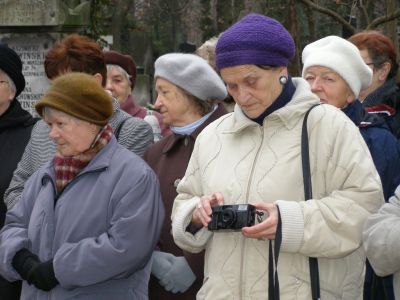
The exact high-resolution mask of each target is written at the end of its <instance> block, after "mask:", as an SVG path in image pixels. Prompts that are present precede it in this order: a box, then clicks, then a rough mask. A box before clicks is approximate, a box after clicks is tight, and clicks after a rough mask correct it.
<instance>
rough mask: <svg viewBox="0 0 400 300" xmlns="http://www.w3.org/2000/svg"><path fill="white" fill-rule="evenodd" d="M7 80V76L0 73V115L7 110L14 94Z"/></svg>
mask: <svg viewBox="0 0 400 300" xmlns="http://www.w3.org/2000/svg"><path fill="white" fill-rule="evenodd" d="M8 80H9V79H8V78H7V76H5V75H4V73H3V72H1V71H0V115H2V114H3V113H4V112H5V111H6V110H7V109H8V107H9V106H10V103H11V101H12V100H13V99H14V97H15V92H13V91H12V89H11V86H10V82H9V81H8Z"/></svg>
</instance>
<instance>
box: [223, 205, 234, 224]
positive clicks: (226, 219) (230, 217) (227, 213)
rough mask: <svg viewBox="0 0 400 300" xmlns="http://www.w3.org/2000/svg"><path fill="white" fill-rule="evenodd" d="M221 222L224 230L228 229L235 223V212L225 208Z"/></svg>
mask: <svg viewBox="0 0 400 300" xmlns="http://www.w3.org/2000/svg"><path fill="white" fill-rule="evenodd" d="M222 222H223V224H224V225H225V226H224V227H225V228H228V227H230V226H231V225H232V224H234V223H235V222H236V212H235V211H233V210H232V208H226V209H224V210H223V212H222Z"/></svg>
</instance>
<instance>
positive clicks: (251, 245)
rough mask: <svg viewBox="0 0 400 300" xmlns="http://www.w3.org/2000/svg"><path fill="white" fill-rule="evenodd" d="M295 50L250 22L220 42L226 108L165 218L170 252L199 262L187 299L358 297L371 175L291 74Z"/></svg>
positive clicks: (345, 133) (348, 132) (275, 31)
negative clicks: (198, 276)
mask: <svg viewBox="0 0 400 300" xmlns="http://www.w3.org/2000/svg"><path fill="white" fill-rule="evenodd" d="M294 51H295V46H294V42H293V39H292V37H291V36H290V34H289V32H288V31H287V30H286V29H285V28H284V27H283V26H282V25H281V24H280V23H279V22H277V21H276V20H274V19H271V18H269V17H266V16H263V15H259V14H250V15H248V16H246V17H244V18H243V19H242V20H240V21H238V22H237V23H235V24H234V25H232V26H231V27H230V28H228V29H227V30H226V31H225V32H223V33H222V35H221V37H220V38H219V40H218V43H217V46H216V65H217V68H218V69H219V71H220V74H221V76H222V79H223V80H224V81H225V83H226V86H227V89H228V92H229V93H230V94H231V95H232V97H233V98H234V100H235V102H236V105H235V109H234V112H233V113H231V114H228V115H226V116H223V117H221V118H219V119H218V120H216V121H215V122H213V123H211V124H210V125H209V126H208V127H207V128H205V129H204V130H203V131H202V133H201V134H200V135H199V136H198V138H197V140H196V144H195V147H194V151H193V153H192V157H191V160H190V162H189V166H188V168H187V171H186V174H185V177H184V178H183V179H182V180H181V182H180V184H179V185H178V188H177V191H178V196H177V197H176V199H175V201H174V207H173V211H172V233H173V237H174V240H175V242H176V243H177V245H178V246H180V247H181V248H183V249H185V250H187V251H191V252H199V251H201V250H203V249H205V252H206V253H205V267H204V281H203V286H202V288H201V289H200V291H199V293H198V294H197V299H213V300H217V299H224V300H225V299H278V298H277V297H279V296H280V299H318V298H319V297H320V298H322V299H362V280H363V264H364V259H365V255H364V254H363V251H362V248H361V247H360V246H361V241H362V226H363V223H364V221H365V219H366V218H367V217H368V216H369V215H370V214H371V213H372V212H375V211H376V210H377V209H378V208H379V206H380V205H381V204H382V203H383V194H382V188H381V185H380V182H379V175H378V174H377V172H376V169H375V167H374V164H373V162H372V159H371V157H370V155H368V154H367V153H368V148H367V147H366V145H365V143H364V141H363V139H362V137H361V135H360V133H359V130H358V128H357V127H356V126H355V125H354V124H352V123H351V122H349V121H348V120H347V117H346V116H345V115H344V114H343V113H341V112H340V111H339V110H338V109H336V108H334V107H332V106H330V105H318V104H319V99H318V97H317V96H316V95H314V94H313V93H312V92H311V90H310V86H309V85H308V84H307V82H306V81H305V80H304V79H302V78H292V77H290V76H289V74H288V69H287V65H288V63H289V62H290V60H291V59H292V58H293V56H294ZM306 114H307V116H308V118H307V119H306V118H305V116H306ZM304 120H305V122H304ZM303 122H304V124H305V126H304V128H305V129H307V131H306V130H304V129H303V125H302V124H303ZM302 133H304V137H308V141H307V140H305V139H304V140H303V141H302ZM302 144H303V145H305V146H308V149H307V148H303V149H302V147H301V145H302ZM302 154H303V155H302ZM303 159H304V162H303ZM307 159H308V160H307ZM307 167H309V169H308V168H307ZM307 170H309V172H307ZM303 174H304V175H303ZM196 226H197V229H198V230H197V231H195V230H193V228H194V227H196ZM189 229H190V230H189ZM278 258H279V261H278Z"/></svg>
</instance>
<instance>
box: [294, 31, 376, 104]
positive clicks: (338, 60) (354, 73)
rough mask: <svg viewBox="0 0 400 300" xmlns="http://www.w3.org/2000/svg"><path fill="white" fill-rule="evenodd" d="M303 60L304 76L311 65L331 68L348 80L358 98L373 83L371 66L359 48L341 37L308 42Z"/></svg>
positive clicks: (329, 37)
mask: <svg viewBox="0 0 400 300" xmlns="http://www.w3.org/2000/svg"><path fill="white" fill-rule="evenodd" d="M302 61H303V72H302V76H303V77H304V74H305V72H306V70H307V68H309V67H311V66H321V67H326V68H329V69H331V70H333V71H335V72H336V73H338V74H339V75H340V76H341V77H342V78H343V79H344V81H346V83H347V84H348V85H349V87H350V89H351V90H352V92H353V94H354V95H355V97H356V98H358V96H359V94H360V91H361V90H362V89H365V88H367V87H368V86H369V85H370V84H371V80H372V70H371V68H369V67H368V66H367V65H366V64H365V62H364V60H363V59H362V57H361V54H360V51H359V50H358V48H357V47H356V46H355V45H353V44H352V43H351V42H349V41H347V40H345V39H343V38H341V37H338V36H328V37H325V38H322V39H320V40H317V41H315V42H313V43H311V44H308V45H307V46H306V47H305V48H304V50H303V54H302Z"/></svg>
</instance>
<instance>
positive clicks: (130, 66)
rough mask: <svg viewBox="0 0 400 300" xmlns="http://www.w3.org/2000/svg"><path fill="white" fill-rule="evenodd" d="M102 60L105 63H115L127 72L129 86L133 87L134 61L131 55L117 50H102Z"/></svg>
mask: <svg viewBox="0 0 400 300" xmlns="http://www.w3.org/2000/svg"><path fill="white" fill-rule="evenodd" d="M103 54H104V60H105V62H106V64H107V65H117V66H120V67H121V68H122V69H124V70H125V71H126V73H128V75H129V76H131V77H130V80H131V88H132V89H133V88H134V86H135V81H136V63H135V61H134V60H133V58H132V56H130V55H128V54H121V53H119V52H117V51H112V50H110V51H103Z"/></svg>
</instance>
